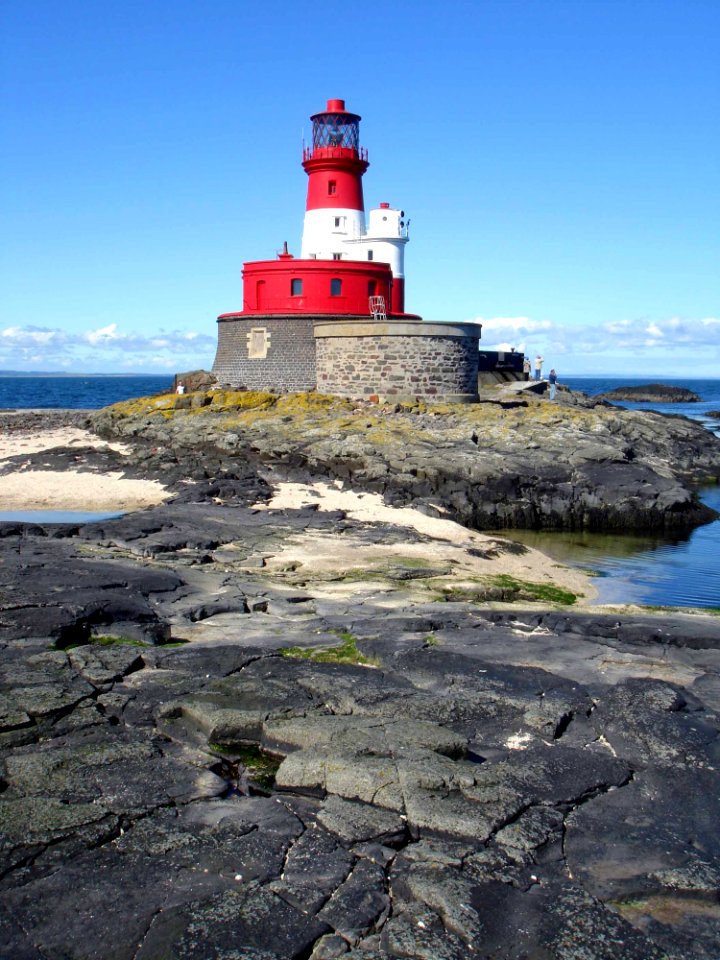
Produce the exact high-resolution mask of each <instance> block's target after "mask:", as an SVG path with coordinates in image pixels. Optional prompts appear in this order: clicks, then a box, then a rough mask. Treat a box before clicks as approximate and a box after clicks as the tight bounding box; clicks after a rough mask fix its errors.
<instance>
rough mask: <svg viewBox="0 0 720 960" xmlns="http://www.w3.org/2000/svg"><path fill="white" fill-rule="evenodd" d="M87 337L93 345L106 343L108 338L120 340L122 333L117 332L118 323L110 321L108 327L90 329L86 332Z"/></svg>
mask: <svg viewBox="0 0 720 960" xmlns="http://www.w3.org/2000/svg"><path fill="white" fill-rule="evenodd" d="M85 339H86V340H87V341H88V343H92V344H93V345H95V344H97V343H105V342H107V341H108V340H118V339H120V335H119V334H118V332H117V324H116V323H109V324H108V325H107V326H106V327H100V329H99V330H90V332H89V333H86V334H85Z"/></svg>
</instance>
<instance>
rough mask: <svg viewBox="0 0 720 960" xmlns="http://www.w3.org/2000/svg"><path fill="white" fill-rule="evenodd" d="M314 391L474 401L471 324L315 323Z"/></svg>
mask: <svg viewBox="0 0 720 960" xmlns="http://www.w3.org/2000/svg"><path fill="white" fill-rule="evenodd" d="M315 337H316V344H317V350H316V363H317V389H318V391H319V392H320V393H329V394H334V395H336V396H341V397H349V398H353V399H361V398H363V397H364V398H368V397H378V398H379V399H381V400H389V399H398V400H399V399H415V398H419V399H424V400H447V401H452V402H473V401H476V400H477V399H478V340H479V337H480V328H479V326H476V325H475V324H441V323H425V322H422V321H420V322H414V323H413V322H407V321H385V322H382V321H380V322H375V323H370V322H367V321H366V322H363V323H347V322H344V323H316V324H315Z"/></svg>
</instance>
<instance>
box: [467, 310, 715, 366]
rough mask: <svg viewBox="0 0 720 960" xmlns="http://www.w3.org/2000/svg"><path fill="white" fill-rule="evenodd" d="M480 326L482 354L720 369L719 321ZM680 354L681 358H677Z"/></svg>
mask: <svg viewBox="0 0 720 960" xmlns="http://www.w3.org/2000/svg"><path fill="white" fill-rule="evenodd" d="M477 322H480V323H482V324H483V329H482V337H481V341H480V346H481V348H483V347H484V348H485V349H487V350H508V349H509V348H510V347H511V346H514V347H515V349H516V350H519V351H522V352H524V353H528V354H534V353H535V351H536V350H539V351H540V352H541V353H543V354H544V355H545V356H553V355H562V356H564V357H565V358H566V361H565V362H566V363H570V364H573V365H574V364H575V363H576V361H577V360H578V359H581V358H586V359H585V360H584V361H582V362H583V363H584V364H585V365H587V363H588V362H589V360H588V359H587V358H598V359H600V358H605V360H606V361H607V363H608V364H610V363H611V362H613V361H616V362H617V365H618V367H620V366H622V365H627V364H628V363H629V362H636V360H637V358H642V364H643V365H644V367H647V366H652V365H653V363H654V366H655V368H656V369H658V370H659V369H662V368H663V367H666V366H667V364H668V363H671V362H675V361H678V362H684V363H685V364H687V363H690V362H692V363H693V364H696V363H697V362H698V358H700V359H701V360H702V362H703V364H704V365H705V366H706V367H707V365H708V364H713V363H714V364H716V365H717V366H718V367H720V344H719V342H718V341H719V338H718V326H719V325H720V319H718V318H716V317H705V318H703V319H701V320H693V319H688V318H685V317H677V316H675V317H665V318H657V317H656V318H649V317H637V318H634V317H627V318H622V319H620V320H613V321H611V322H608V323H604V324H598V325H593V326H591V325H574V324H559V323H556V322H554V321H552V320H542V321H536V320H533V319H532V318H531V317H489V318H480V317H479V318H477ZM678 352H680V353H682V354H683V356H682V358H681V357H680V356H679V355H678Z"/></svg>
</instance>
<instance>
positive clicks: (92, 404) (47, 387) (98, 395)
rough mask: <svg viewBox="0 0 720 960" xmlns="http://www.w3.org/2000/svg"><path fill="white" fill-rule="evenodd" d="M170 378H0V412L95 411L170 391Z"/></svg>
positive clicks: (172, 382) (0, 375)
mask: <svg viewBox="0 0 720 960" xmlns="http://www.w3.org/2000/svg"><path fill="white" fill-rule="evenodd" d="M174 379H175V378H174V377H172V376H167V375H161V376H138V377H126V376H117V377H114V376H108V377H100V376H97V377H92V376H62V377H42V376H35V377H33V376H27V377H15V376H13V377H8V376H2V374H0V409H1V410H20V409H23V410H26V409H35V410H40V409H43V410H47V409H60V410H71V409H72V410H97V409H99V408H100V407H107V406H109V405H110V404H111V403H119V401H120V400H131V399H132V398H133V397H149V396H152V395H153V394H155V393H161V392H163V391H165V390H171V389H172V387H173V385H174Z"/></svg>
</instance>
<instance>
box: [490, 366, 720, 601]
mask: <svg viewBox="0 0 720 960" xmlns="http://www.w3.org/2000/svg"><path fill="white" fill-rule="evenodd" d="M560 382H561V383H563V384H565V386H567V387H570V389H571V390H581V391H582V392H583V393H587V394H588V395H589V396H596V395H597V394H599V393H606V392H607V391H609V390H614V389H616V388H618V387H629V386H641V385H643V384H646V383H664V384H668V385H672V386H677V387H686V388H687V389H688V390H692V391H693V392H694V393H696V394H697V395H698V396H699V397H700V401H699V402H697V403H667V404H662V403H620V404H618V406H622V407H627V408H628V409H630V410H655V411H657V412H659V413H668V414H675V415H678V414H679V415H682V416H685V417H690V418H692V419H693V420H698V421H699V422H700V423H702V424H703V426H705V427H706V429H707V430H708V431H710V432H712V433H715V434H716V435H717V436H720V420H717V419H713V418H712V417H708V413H709V412H710V411H711V410H720V379H713V380H709V379H706V380H700V379H697V380H696V379H687V378H686V379H679V378H673V377H587V376H585V377H572V376H568V377H561V378H560ZM700 495H701V498H702V499H703V500H704V501H705V503H707V504H708V506H710V507H712V508H713V509H714V510H717V511H718V513H720V487H717V486H713V487H708V488H706V489H704V490H702V491H700ZM508 536H511V537H512V538H513V539H519V540H522V542H523V543H527V544H528V545H529V546H534V547H537V549H538V550H542V551H543V552H544V553H547V554H549V555H550V556H552V557H554V558H555V559H557V560H560V561H561V562H563V563H567V564H573V565H576V566H580V567H584V568H586V569H590V570H594V571H596V572H597V574H598V576H597V578H596V579H595V580H594V585H595V587H597V589H598V592H599V596H598V603H639V604H652V605H658V606H675V607H702V608H708V607H720V562H718V557H720V520H715V521H714V522H713V523H708V524H705V526H703V527H698V528H697V529H696V530H694V531H693V532H692V533H691V534H690V535H689V536H688V537H686V538H684V539H682V540H678V539H674V540H670V539H664V538H662V537H652V536H644V537H618V536H608V535H605V534H585V533H558V534H548V533H534V532H530V531H527V532H519V531H512V532H508Z"/></svg>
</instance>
